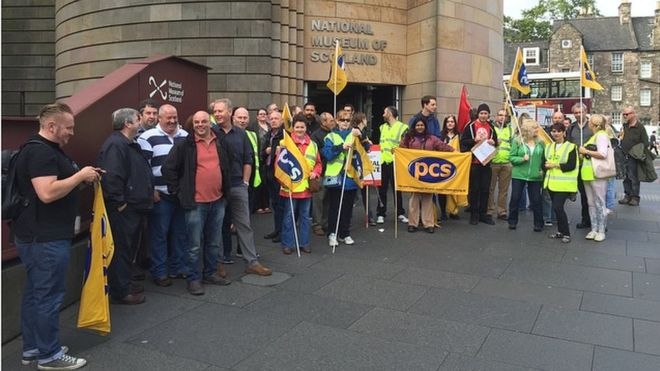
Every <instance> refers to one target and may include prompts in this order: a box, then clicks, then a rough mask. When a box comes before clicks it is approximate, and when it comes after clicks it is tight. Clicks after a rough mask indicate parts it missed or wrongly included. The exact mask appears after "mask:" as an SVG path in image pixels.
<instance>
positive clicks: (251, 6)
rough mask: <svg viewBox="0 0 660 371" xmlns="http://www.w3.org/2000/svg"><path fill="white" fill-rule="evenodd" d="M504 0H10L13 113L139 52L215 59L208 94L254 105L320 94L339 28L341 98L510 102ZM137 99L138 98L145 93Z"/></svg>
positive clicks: (378, 107) (7, 74)
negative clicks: (463, 94)
mask: <svg viewBox="0 0 660 371" xmlns="http://www.w3.org/2000/svg"><path fill="white" fill-rule="evenodd" d="M502 4H503V1H502V0H498V1H488V2H482V1H480V0H404V1H402V0H359V1H358V0H340V1H328V0H252V1H213V2H208V1H170V0H168V1H154V0H130V1H122V2H112V1H101V0H80V1H72V0H29V1H19V0H7V1H3V3H2V30H3V38H2V49H3V56H2V62H3V73H2V79H3V102H2V112H3V115H5V116H19V115H34V114H35V113H36V110H37V109H38V108H39V107H40V106H41V105H43V104H45V103H48V102H51V101H53V100H54V99H62V98H66V97H69V96H71V95H73V94H75V93H76V92H78V91H80V90H81V89H82V88H83V87H85V86H87V85H89V84H90V83H91V82H92V81H95V80H98V79H99V78H101V77H103V76H105V75H107V74H108V73H109V72H111V71H113V70H115V69H116V68H118V67H120V66H122V65H124V64H125V63H126V62H127V61H133V60H136V59H140V58H145V57H149V56H154V55H176V56H179V57H182V58H186V59H189V60H191V61H193V62H196V63H199V64H202V65H205V66H208V67H209V68H210V70H209V75H208V86H209V92H208V98H209V100H211V99H215V98H218V97H230V98H231V99H232V100H233V101H234V102H235V103H236V104H240V105H245V106H247V107H248V108H249V109H256V108H258V107H262V106H265V105H266V104H267V103H269V102H277V103H280V104H281V103H283V102H289V103H290V104H299V105H300V104H302V103H303V102H304V101H305V100H307V99H315V100H319V101H320V102H321V104H320V105H321V106H322V107H321V108H322V109H325V110H328V108H330V109H331V108H332V107H328V104H327V102H328V101H329V99H330V100H331V98H329V97H330V96H331V93H330V92H329V91H328V90H327V88H324V86H325V82H326V81H327V78H328V74H329V68H330V61H329V57H330V54H331V52H332V49H333V48H332V47H331V46H330V47H329V46H328V44H329V43H331V42H332V40H333V39H335V38H338V39H340V41H341V42H342V44H343V51H344V53H345V54H346V60H347V62H348V63H347V74H348V79H349V87H348V88H347V89H346V91H345V92H342V93H341V94H340V95H339V97H338V101H339V102H340V103H353V104H355V105H356V106H357V107H358V108H359V109H362V110H365V111H373V116H374V117H379V116H380V114H381V113H382V108H383V107H384V106H385V105H389V104H394V105H397V106H398V107H400V109H402V113H403V118H404V119H407V117H409V116H410V115H412V114H414V113H415V112H417V111H418V110H419V109H420V104H419V100H420V98H421V97H422V96H423V95H427V94H430V95H436V96H437V97H438V114H439V115H444V114H449V113H452V114H455V113H456V111H457V107H458V97H459V94H460V89H461V87H462V86H463V84H465V85H466V86H467V88H468V91H469V92H470V99H471V101H472V102H475V103H476V104H478V103H479V102H481V101H485V102H488V103H490V104H491V105H494V104H500V102H501V94H502V85H501V81H500V79H501V76H502V66H503V64H502V59H503V53H502V43H503V39H502ZM136 104H137V102H136Z"/></svg>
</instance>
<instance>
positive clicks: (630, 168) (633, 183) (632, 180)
mask: <svg viewBox="0 0 660 371" xmlns="http://www.w3.org/2000/svg"><path fill="white" fill-rule="evenodd" d="M624 164H625V168H626V177H625V178H623V191H624V192H625V194H626V196H628V197H637V198H639V177H638V175H637V160H635V159H634V158H632V157H630V156H626V162H625V163H624Z"/></svg>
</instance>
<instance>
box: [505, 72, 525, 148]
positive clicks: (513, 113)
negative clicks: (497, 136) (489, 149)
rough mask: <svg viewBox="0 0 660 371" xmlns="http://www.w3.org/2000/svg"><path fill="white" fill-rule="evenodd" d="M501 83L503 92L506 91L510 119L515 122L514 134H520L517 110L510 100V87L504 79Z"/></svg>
mask: <svg viewBox="0 0 660 371" xmlns="http://www.w3.org/2000/svg"><path fill="white" fill-rule="evenodd" d="M502 85H503V86H504V92H505V93H506V103H507V104H508V105H509V107H511V121H512V122H513V123H515V124H516V134H517V135H518V136H522V132H521V131H520V123H519V122H518V112H516V108H515V106H514V105H513V101H512V100H511V87H510V86H509V87H507V85H506V82H504V81H502Z"/></svg>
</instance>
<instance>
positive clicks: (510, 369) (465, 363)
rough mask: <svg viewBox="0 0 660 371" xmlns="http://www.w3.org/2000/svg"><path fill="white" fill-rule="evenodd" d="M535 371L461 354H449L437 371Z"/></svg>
mask: <svg viewBox="0 0 660 371" xmlns="http://www.w3.org/2000/svg"><path fill="white" fill-rule="evenodd" d="M456 370H465V371H468V370H469V371H536V370H539V371H540V370H541V369H539V368H532V367H524V366H520V365H512V364H508V363H504V362H499V361H493V360H491V359H481V358H475V357H470V356H466V355H463V354H457V353H449V355H448V356H447V358H445V361H444V362H442V366H440V368H439V369H438V371H456Z"/></svg>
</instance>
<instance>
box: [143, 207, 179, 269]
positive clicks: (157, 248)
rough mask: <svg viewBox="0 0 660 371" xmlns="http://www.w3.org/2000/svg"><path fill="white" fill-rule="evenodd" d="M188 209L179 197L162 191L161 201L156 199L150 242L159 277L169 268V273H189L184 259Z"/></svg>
mask: <svg viewBox="0 0 660 371" xmlns="http://www.w3.org/2000/svg"><path fill="white" fill-rule="evenodd" d="M184 211H185V210H183V208H182V207H181V206H180V205H179V202H178V201H175V200H172V199H166V198H165V197H163V196H162V195H161V198H160V201H159V202H156V203H154V208H153V210H152V211H151V215H150V219H149V242H150V243H151V245H150V252H151V276H152V277H153V278H155V279H156V278H165V277H167V275H168V271H169V274H178V273H186V267H185V262H184V260H183V256H184V253H183V252H184V249H185V247H186V240H187V236H186V224H185V223H186V218H185V212H184ZM168 242H169V243H168ZM168 246H169V248H168Z"/></svg>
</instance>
